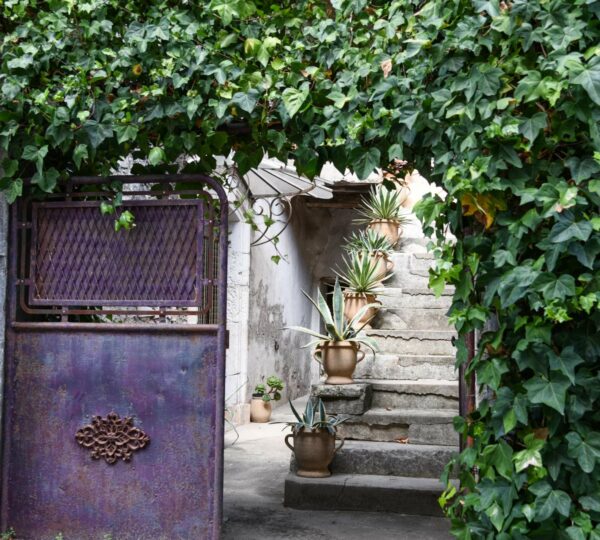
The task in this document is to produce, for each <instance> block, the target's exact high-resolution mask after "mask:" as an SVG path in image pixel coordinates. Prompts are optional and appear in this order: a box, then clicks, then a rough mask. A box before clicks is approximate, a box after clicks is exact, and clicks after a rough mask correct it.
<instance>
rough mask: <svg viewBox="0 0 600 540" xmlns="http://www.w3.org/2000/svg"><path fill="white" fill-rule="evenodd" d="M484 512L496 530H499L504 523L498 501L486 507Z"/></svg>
mask: <svg viewBox="0 0 600 540" xmlns="http://www.w3.org/2000/svg"><path fill="white" fill-rule="evenodd" d="M485 513H486V515H487V516H488V517H489V518H490V521H491V522H492V525H493V526H494V527H495V528H496V530H497V531H498V532H499V531H501V530H502V525H503V524H504V514H503V513H502V508H500V506H499V505H498V503H494V504H492V505H491V506H490V507H489V508H486V509H485Z"/></svg>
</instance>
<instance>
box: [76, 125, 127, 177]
mask: <svg viewBox="0 0 600 540" xmlns="http://www.w3.org/2000/svg"><path fill="white" fill-rule="evenodd" d="M115 133H116V134H117V142H118V143H119V144H122V143H124V142H126V141H135V138H136V137H137V134H138V128H137V126H133V125H131V124H129V125H127V126H119V127H117V128H115ZM79 146H83V145H79ZM86 157H87V154H86ZM77 167H79V165H77Z"/></svg>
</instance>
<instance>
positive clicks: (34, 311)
mask: <svg viewBox="0 0 600 540" xmlns="http://www.w3.org/2000/svg"><path fill="white" fill-rule="evenodd" d="M113 182H118V183H120V184H123V185H130V184H154V185H161V186H163V189H162V190H161V191H160V193H159V195H160V196H161V197H166V198H168V197H170V196H180V195H190V196H193V195H198V194H199V193H202V194H204V195H209V196H210V197H211V199H213V200H214V197H213V196H212V194H215V195H216V197H217V199H218V201H219V215H218V224H219V232H218V246H219V249H218V251H219V253H218V257H219V262H218V265H215V264H214V263H212V266H213V268H216V269H217V270H218V275H217V276H216V279H214V280H206V281H207V282H211V281H212V282H211V283H209V285H210V294H208V297H209V298H208V302H209V303H210V302H211V298H212V296H213V293H212V286H214V285H216V286H217V306H216V308H217V319H216V320H217V322H216V324H201V323H200V322H199V323H198V324H181V323H169V322H167V319H166V317H167V316H169V315H181V314H182V311H181V309H170V308H176V307H181V306H182V303H179V305H178V304H177V302H175V303H173V302H171V303H169V302H158V303H157V304H158V308H157V309H150V310H140V309H135V310H127V309H113V306H114V307H119V306H121V307H130V308H131V307H134V306H135V305H136V304H135V303H134V304H132V302H131V301H128V302H125V303H119V302H110V303H108V306H109V309H106V306H107V304H106V303H101V309H95V310H90V309H88V308H87V307H84V308H83V309H82V308H81V307H76V305H78V306H82V305H83V306H85V305H93V304H92V303H90V302H89V301H82V302H79V303H77V302H75V301H73V300H72V299H71V300H67V301H63V302H61V301H56V302H55V303H51V302H50V303H49V302H43V303H42V304H45V305H40V302H35V301H34V302H31V301H28V299H29V300H31V299H32V298H33V297H32V296H30V295H28V294H26V290H25V289H26V288H27V287H28V286H31V285H32V284H31V281H30V278H31V276H30V275H26V274H25V273H24V270H25V267H24V266H22V263H23V260H24V257H25V254H24V253H23V252H22V250H23V249H24V247H25V246H24V244H23V242H24V240H25V236H26V234H27V232H28V229H29V228H30V227H31V224H30V223H27V221H26V220H25V221H19V217H20V214H19V213H20V212H22V210H23V207H24V205H26V204H27V203H28V202H30V201H28V200H27V199H24V200H23V201H22V202H18V203H16V204H14V205H13V207H12V208H11V219H10V226H9V246H8V248H9V249H8V262H9V264H8V279H7V317H6V320H7V333H6V336H7V340H6V341H7V342H6V349H5V351H6V352H5V356H6V361H5V377H4V381H5V382H4V385H5V392H4V397H3V403H2V407H3V416H2V433H3V434H4V436H3V437H2V441H1V460H2V461H1V466H2V469H1V473H2V474H1V479H2V482H1V484H0V501H1V511H0V526H1V527H2V530H4V529H5V528H7V527H8V526H10V522H9V515H8V512H9V508H8V502H7V494H8V491H9V490H10V486H9V485H8V470H9V466H10V463H9V456H10V452H9V450H10V445H11V442H12V441H11V440H10V439H9V437H8V435H9V434H10V433H11V408H12V407H13V406H14V403H15V392H14V389H13V388H11V385H10V381H11V370H12V369H13V367H12V365H11V361H10V358H11V357H12V356H13V355H14V354H15V346H16V339H17V334H19V333H20V332H27V331H39V332H51V331H52V330H59V331H61V332H74V333H77V332H83V333H89V332H91V333H105V332H118V333H120V334H126V335H127V334H137V333H138V332H149V333H153V334H156V335H160V334H163V333H165V332H166V333H169V332H173V333H175V334H181V335H182V336H185V335H201V334H203V333H207V332H208V333H210V334H211V335H212V334H214V333H216V336H217V337H216V339H217V349H216V363H217V364H216V370H217V373H216V377H217V378H216V381H215V387H216V395H215V403H214V413H215V422H214V429H215V432H214V441H215V448H214V450H215V451H214V466H213V471H212V473H213V486H212V488H213V491H214V505H213V515H212V537H211V538H212V539H215V540H216V539H218V538H219V537H220V531H221V524H222V508H223V503H222V496H223V447H224V444H223V437H224V423H223V418H224V406H225V404H224V400H225V395H224V393H225V351H226V348H227V340H228V336H227V329H226V307H227V251H228V250H227V247H228V200H227V195H226V193H225V191H224V189H223V187H222V185H221V184H220V183H219V182H217V181H216V180H215V179H213V178H211V177H209V176H205V175H202V174H178V175H175V174H174V175H143V176H109V177H95V176H94V177H90V176H84V177H72V178H71V179H70V180H69V181H68V183H67V188H66V193H65V194H62V195H58V196H50V198H51V199H52V198H54V199H57V198H58V199H60V200H62V201H63V203H60V204H67V205H68V206H71V207H77V206H84V205H86V204H87V205H89V204H90V203H85V202H84V201H80V200H78V199H80V198H86V197H89V196H91V195H92V196H93V195H96V196H99V195H105V196H106V195H110V194H111V193H112V192H111V191H110V189H106V188H104V187H102V186H108V185H110V184H112V183H113ZM174 183H185V184H186V189H175V188H174V187H173V185H172V184H174ZM188 184H192V185H194V187H195V186H198V189H189V187H187V185H188ZM93 186H100V191H86V192H82V191H77V190H78V189H82V188H83V189H91V188H92V187H93ZM205 187H207V188H208V189H209V190H210V192H211V193H210V194H209V193H208V192H207V191H205V190H204V189H203V188H205ZM144 193H145V194H149V193H150V192H136V191H132V192H129V193H128V194H131V195H143V194H144ZM151 193H152V194H155V193H156V192H151ZM175 200H176V199H174V200H171V202H174V201H175ZM149 202H150V201H147V200H146V201H142V202H141V203H134V204H148V203H149ZM37 204H38V206H39V207H43V206H44V205H52V204H55V203H52V202H49V203H47V202H43V203H37ZM98 204H99V203H98ZM150 204H157V203H151V202H150ZM158 204H160V203H158ZM186 204H187V203H186ZM124 206H127V201H124ZM212 223H213V222H212V221H210V222H209V224H210V225H212ZM122 232H123V233H125V234H127V232H126V231H122ZM118 234H121V233H118ZM211 238H212V237H211ZM215 240H216V238H215ZM211 243H212V242H211ZM31 249H32V250H33V249H34V246H32V248H31ZM208 249H210V250H211V253H212V249H213V247H212V246H209V247H208ZM199 302H202V294H200V299H199ZM48 304H52V305H48ZM167 304H168V305H167ZM184 304H185V303H184ZM137 305H138V306H140V305H144V306H148V305H153V304H149V302H147V301H143V302H139V303H138V304H137ZM185 305H186V306H188V304H185ZM56 306H58V308H57V307H56ZM207 309H208V308H207V307H206V306H204V309H203V308H202V306H201V305H200V304H198V305H197V309H196V310H195V311H190V310H188V311H185V312H184V313H185V314H194V313H196V314H198V317H199V319H198V320H199V321H200V316H201V315H202V313H205V312H206V310H207ZM89 314H118V315H128V314H129V315H133V314H135V315H155V316H157V317H158V319H159V322H158V324H143V323H136V324H133V323H117V324H115V323H97V322H73V321H69V317H71V316H80V315H89ZM39 315H43V316H45V317H47V316H48V315H50V316H52V315H54V316H56V318H57V319H59V320H57V321H56V322H49V321H39V320H35V318H36V317H37V316H39ZM22 319H30V320H22ZM107 412H108V411H107ZM134 459H135V458H134ZM18 532H19V531H17V533H18ZM49 532H50V531H49ZM55 532H59V531H55ZM206 540H208V539H206Z"/></svg>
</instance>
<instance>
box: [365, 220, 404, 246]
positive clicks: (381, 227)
mask: <svg viewBox="0 0 600 540" xmlns="http://www.w3.org/2000/svg"><path fill="white" fill-rule="evenodd" d="M367 227H368V228H369V229H371V230H373V231H375V232H376V233H378V234H380V235H381V236H385V237H386V238H387V239H388V241H389V242H390V244H391V245H392V246H395V245H396V244H397V243H398V239H399V238H400V236H401V235H402V229H401V228H400V221H399V220H395V219H374V220H373V221H371V222H370V223H369V225H368V226H367Z"/></svg>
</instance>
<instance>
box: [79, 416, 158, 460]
mask: <svg viewBox="0 0 600 540" xmlns="http://www.w3.org/2000/svg"><path fill="white" fill-rule="evenodd" d="M75 439H76V440H77V442H78V443H79V445H80V446H82V447H83V448H87V449H89V450H91V452H90V455H91V456H92V458H93V459H104V460H105V461H106V463H109V464H111V465H112V464H114V463H116V462H117V461H118V460H120V459H121V460H123V461H130V460H131V457H132V456H133V453H134V452H136V451H138V450H141V449H142V448H145V447H146V446H148V445H149V444H150V437H148V435H146V433H144V432H143V431H142V430H141V429H139V428H136V427H135V426H134V425H133V418H132V417H130V416H127V417H125V418H121V417H120V416H119V415H118V414H116V413H114V412H113V413H110V414H109V415H108V416H106V417H102V416H96V417H94V419H93V420H92V423H91V424H88V425H87V426H84V427H82V428H81V429H80V430H79V431H77V433H76V435H75Z"/></svg>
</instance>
